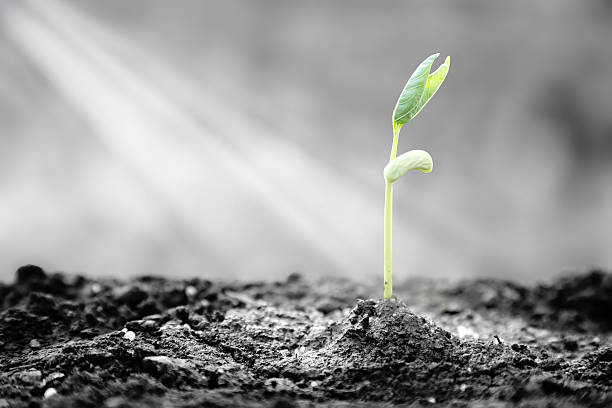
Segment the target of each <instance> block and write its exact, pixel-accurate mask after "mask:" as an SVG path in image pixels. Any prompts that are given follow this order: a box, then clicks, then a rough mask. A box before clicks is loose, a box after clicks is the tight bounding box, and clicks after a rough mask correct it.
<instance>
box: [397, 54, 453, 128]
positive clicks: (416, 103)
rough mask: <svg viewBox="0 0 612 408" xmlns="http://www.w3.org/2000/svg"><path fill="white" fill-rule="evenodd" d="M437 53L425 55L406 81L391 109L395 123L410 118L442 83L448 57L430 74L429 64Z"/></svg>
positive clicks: (401, 122)
mask: <svg viewBox="0 0 612 408" xmlns="http://www.w3.org/2000/svg"><path fill="white" fill-rule="evenodd" d="M439 55H440V54H434V55H430V56H429V57H427V58H426V59H425V61H423V62H422V63H421V65H419V66H418V68H417V69H416V70H415V71H414V73H413V74H412V76H411V77H410V79H409V80H408V83H406V86H405V87H404V90H403V92H402V94H401V95H400V97H399V99H398V101H397V105H396V106H395V110H394V111H393V121H394V122H395V123H396V124H398V125H403V124H405V123H408V122H409V121H410V120H412V118H414V117H415V116H416V115H417V114H418V113H419V112H420V111H421V109H423V107H424V106H425V105H426V104H427V102H428V101H429V100H430V99H431V97H432V96H434V94H435V93H436V91H437V90H438V89H439V88H440V85H442V82H443V81H444V78H446V74H448V70H449V68H450V57H446V60H445V61H444V64H442V65H440V67H438V69H437V70H436V71H435V72H433V73H432V74H430V71H431V66H432V65H433V63H434V61H435V60H436V58H438V56H439Z"/></svg>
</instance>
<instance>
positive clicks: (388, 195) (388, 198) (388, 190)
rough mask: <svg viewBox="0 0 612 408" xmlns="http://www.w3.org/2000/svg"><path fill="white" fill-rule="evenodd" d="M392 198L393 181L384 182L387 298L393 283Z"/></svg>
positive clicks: (391, 291) (391, 290) (390, 294)
mask: <svg viewBox="0 0 612 408" xmlns="http://www.w3.org/2000/svg"><path fill="white" fill-rule="evenodd" d="M392 200H393V183H389V182H388V181H387V182H386V185H385V239H384V245H385V248H384V257H385V294H384V298H385V299H389V298H390V297H391V296H392V295H393V284H392V281H391V278H392V276H391V272H392V271H391V266H392V265H391V262H392V255H393V254H392V245H391V238H392V237H391V207H392Z"/></svg>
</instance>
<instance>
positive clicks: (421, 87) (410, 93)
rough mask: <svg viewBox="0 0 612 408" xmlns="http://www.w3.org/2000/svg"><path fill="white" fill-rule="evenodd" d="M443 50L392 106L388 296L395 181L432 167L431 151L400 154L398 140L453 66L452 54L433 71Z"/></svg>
mask: <svg viewBox="0 0 612 408" xmlns="http://www.w3.org/2000/svg"><path fill="white" fill-rule="evenodd" d="M439 55H440V54H434V55H431V56H429V57H428V58H427V59H425V61H423V62H422V63H421V65H419V66H418V68H417V69H416V70H415V71H414V73H413V74H412V76H411V77H410V79H409V80H408V83H406V86H405V87H404V90H403V91H402V94H401V95H400V97H399V99H398V100H397V104H396V105H395V109H394V110H393V145H392V147H391V157H390V159H389V163H388V164H387V165H386V166H385V171H384V175H385V223H384V230H385V238H384V259H385V265H384V267H385V293H384V298H385V299H389V298H390V297H391V296H392V294H393V286H392V282H391V278H392V268H391V264H392V262H391V258H392V250H391V206H392V201H393V183H394V182H396V181H397V180H399V179H400V178H401V177H402V176H404V175H405V174H406V173H408V172H409V171H410V170H420V171H422V172H423V173H429V172H431V170H432V169H433V160H432V159H431V156H430V155H429V153H427V152H426V151H424V150H411V151H409V152H406V153H404V154H402V155H400V156H398V157H396V155H397V143H398V140H399V133H400V130H401V129H402V126H403V125H405V124H406V123H408V122H410V121H411V120H412V119H413V118H414V117H415V116H416V115H418V114H419V112H420V111H421V109H423V107H424V106H425V105H426V104H427V102H428V101H429V100H430V99H431V97H432V96H434V94H435V93H436V91H437V90H438V88H440V85H442V82H443V81H444V78H446V74H448V69H449V67H450V57H446V60H445V61H444V63H443V64H442V65H440V67H438V69H437V70H435V71H434V72H433V73H430V72H431V66H432V65H433V63H434V61H435V60H436V58H438V56H439Z"/></svg>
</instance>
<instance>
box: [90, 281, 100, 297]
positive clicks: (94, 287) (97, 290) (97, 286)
mask: <svg viewBox="0 0 612 408" xmlns="http://www.w3.org/2000/svg"><path fill="white" fill-rule="evenodd" d="M90 290H91V293H93V294H94V295H97V294H98V293H100V292H102V285H100V284H99V283H92V284H91V288H90Z"/></svg>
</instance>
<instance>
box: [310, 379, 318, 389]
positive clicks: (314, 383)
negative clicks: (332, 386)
mask: <svg viewBox="0 0 612 408" xmlns="http://www.w3.org/2000/svg"><path fill="white" fill-rule="evenodd" d="M318 386H319V383H318V382H316V381H311V382H310V387H311V388H317V387H318Z"/></svg>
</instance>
